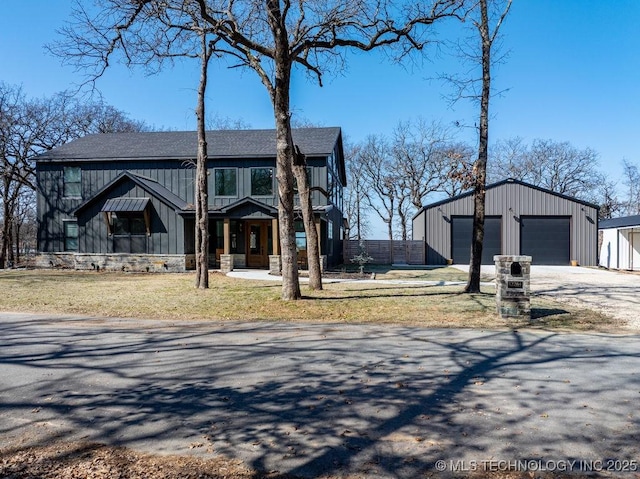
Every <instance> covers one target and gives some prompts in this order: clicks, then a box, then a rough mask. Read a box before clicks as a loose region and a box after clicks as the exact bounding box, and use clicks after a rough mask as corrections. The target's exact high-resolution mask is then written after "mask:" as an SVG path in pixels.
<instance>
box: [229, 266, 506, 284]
mask: <svg viewBox="0 0 640 479" xmlns="http://www.w3.org/2000/svg"><path fill="white" fill-rule="evenodd" d="M227 276H229V277H230V278H238V279H250V280H255V281H282V276H275V275H272V274H269V271H267V270H260V269H236V270H234V271H231V272H230V273H227ZM322 281H323V283H363V284H367V283H368V284H398V285H403V284H406V285H408V286H409V285H413V286H416V285H418V286H419V285H423V286H424V285H429V286H459V285H464V284H466V282H465V281H424V280H404V279H353V278H322ZM300 282H301V283H308V282H309V279H308V278H306V277H300ZM482 284H483V285H486V286H493V285H494V283H493V282H487V283H482Z"/></svg>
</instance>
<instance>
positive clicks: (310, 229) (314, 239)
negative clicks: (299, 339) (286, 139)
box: [293, 154, 322, 291]
mask: <svg viewBox="0 0 640 479" xmlns="http://www.w3.org/2000/svg"><path fill="white" fill-rule="evenodd" d="M298 156H300V155H297V154H296V159H297V161H295V164H294V167H293V172H294V174H295V177H296V180H297V182H298V196H299V197H300V208H301V209H302V220H303V222H304V230H305V233H306V236H307V261H308V263H309V289H312V290H316V291H317V290H321V289H322V269H321V268H320V247H319V241H318V230H317V229H316V224H315V221H314V217H313V204H312V202H311V189H310V187H309V180H308V178H307V162H306V160H305V159H304V158H303V157H302V158H298Z"/></svg>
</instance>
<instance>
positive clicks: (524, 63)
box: [0, 0, 640, 178]
mask: <svg viewBox="0 0 640 479" xmlns="http://www.w3.org/2000/svg"><path fill="white" fill-rule="evenodd" d="M1 5H2V15H0V72H1V73H0V81H4V82H6V83H10V84H19V85H22V86H23V89H24V91H25V93H26V94H27V95H29V96H43V95H51V94H53V93H55V92H57V91H61V90H64V89H68V88H71V87H72V86H73V85H74V84H77V83H78V82H79V80H80V77H79V75H78V74H77V73H74V71H73V69H72V68H71V67H63V66H62V65H61V64H60V60H59V59H57V58H54V57H51V56H50V55H48V54H47V53H46V52H45V50H44V48H43V45H44V44H45V43H47V42H51V41H53V40H55V39H56V32H55V31H56V29H58V28H60V27H61V26H62V25H63V23H64V21H65V19H68V17H69V12H70V2H68V1H67V0H2V3H1ZM639 22H640V1H638V0H616V1H615V2H612V1H605V0H514V5H513V7H512V11H511V13H510V15H509V17H508V18H507V20H506V23H505V24H504V28H503V32H504V36H503V43H504V49H505V50H508V51H509V52H510V53H509V58H508V59H507V61H506V62H505V63H504V64H502V65H499V66H498V67H497V68H496V69H495V71H494V85H495V88H496V90H507V91H506V92H505V93H504V95H502V96H500V97H496V98H494V99H493V102H492V114H493V118H492V124H491V137H490V139H491V141H492V142H493V141H495V140H498V139H506V138H510V137H515V136H520V137H522V138H524V139H525V140H526V141H527V142H530V141H531V140H533V139H535V138H543V139H553V140H557V141H568V142H570V143H572V144H573V145H574V146H576V147H579V148H586V147H590V148H593V149H594V150H596V151H598V152H599V154H600V167H601V169H602V170H603V171H604V172H607V173H609V174H610V175H611V177H612V178H617V177H618V176H619V174H620V170H621V168H620V167H621V162H622V160H623V159H627V160H630V161H632V162H634V163H637V164H640V134H639V133H640V120H639V118H640V28H638V23H639ZM440 37H441V38H442V39H444V38H446V32H444V31H443V32H442V33H441V34H440ZM348 60H349V61H348V68H347V70H346V71H343V72H336V73H335V74H333V75H329V76H328V77H327V78H325V86H324V87H323V88H320V87H318V86H317V85H316V84H315V83H313V82H311V81H309V80H307V79H306V78H305V77H304V76H303V75H296V76H295V77H294V83H293V90H292V108H293V109H294V112H295V113H296V114H297V115H299V116H301V117H304V118H306V119H308V120H309V121H311V122H313V123H316V124H321V125H325V126H341V127H342V128H343V130H344V134H345V135H346V136H347V137H348V138H349V139H350V140H351V141H360V140H363V139H364V138H365V137H366V136H367V135H369V134H391V132H392V130H393V128H394V127H395V126H396V125H397V123H398V122H399V121H400V120H407V119H415V118H417V117H419V116H421V117H423V118H425V119H427V120H429V121H430V120H439V121H442V122H443V123H445V124H449V125H452V124H453V123H454V122H456V121H458V122H460V123H461V124H466V125H473V123H474V122H475V118H476V108H475V106H474V105H471V104H469V103H465V102H458V103H457V104H455V105H453V106H451V105H450V104H449V102H448V101H447V100H446V99H445V98H443V96H444V95H446V94H447V93H450V89H449V87H447V86H446V85H443V83H442V82H440V81H438V80H429V78H434V77H436V76H437V74H438V73H443V72H452V71H455V69H456V68H459V67H458V65H457V63H458V60H457V59H455V58H451V57H447V56H446V55H439V56H431V58H430V60H429V61H427V62H424V64H422V65H419V66H418V65H414V66H413V67H407V68H403V67H401V66H398V65H395V64H392V63H390V62H389V61H387V60H386V59H385V58H384V57H383V56H381V55H377V54H366V55H364V54H357V55H356V54H350V55H349V56H348ZM197 78H198V73H197V65H196V64H195V63H190V62H185V63H181V64H178V65H176V66H175V67H174V68H173V69H167V70H165V71H164V72H162V73H160V74H159V75H156V76H152V77H148V76H145V75H144V73H143V72H141V71H129V70H126V69H125V68H124V67H122V66H120V65H115V66H114V67H113V68H112V69H111V70H110V71H108V73H107V74H106V75H105V76H104V77H103V78H102V79H101V80H99V82H98V88H99V89H100V90H101V92H102V93H103V95H104V99H105V101H106V102H107V103H109V104H111V105H114V106H115V107H117V108H119V109H121V110H124V111H126V112H128V113H129V114H130V116H131V117H132V118H136V119H140V120H144V121H145V122H147V123H148V124H150V125H153V126H156V127H159V128H160V127H163V128H171V129H179V130H192V129H195V119H194V115H193V110H194V106H195V101H196V92H195V87H196V85H197ZM208 109H209V113H217V114H218V115H219V116H221V117H230V118H233V119H242V120H243V121H244V122H246V123H248V124H250V125H251V126H252V127H254V128H272V127H273V114H272V110H271V106H270V102H269V99H268V97H267V93H266V91H265V89H264V87H263V86H262V84H261V83H260V82H259V81H258V79H257V77H256V76H255V74H253V72H249V71H246V72H244V73H241V72H240V71H239V70H237V69H234V70H229V69H228V68H226V65H223V64H218V65H214V66H213V67H212V70H211V73H210V87H209V93H208ZM459 135H460V139H462V140H467V141H469V142H470V143H471V144H473V145H475V137H474V134H473V129H472V128H461V129H459Z"/></svg>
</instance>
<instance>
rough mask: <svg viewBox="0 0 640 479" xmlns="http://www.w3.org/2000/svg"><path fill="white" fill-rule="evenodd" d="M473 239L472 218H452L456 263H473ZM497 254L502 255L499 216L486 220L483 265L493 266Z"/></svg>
mask: <svg viewBox="0 0 640 479" xmlns="http://www.w3.org/2000/svg"><path fill="white" fill-rule="evenodd" d="M472 238H473V217H472V216H454V217H453V218H451V254H452V258H453V262H454V263H456V264H469V262H470V261H471V240H472ZM497 254H502V218H501V217H499V216H487V217H486V218H485V220H484V245H483V248H482V264H493V257H494V255H497Z"/></svg>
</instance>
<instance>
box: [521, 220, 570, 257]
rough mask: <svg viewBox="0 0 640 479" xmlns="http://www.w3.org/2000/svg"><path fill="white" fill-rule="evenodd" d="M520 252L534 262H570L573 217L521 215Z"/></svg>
mask: <svg viewBox="0 0 640 479" xmlns="http://www.w3.org/2000/svg"><path fill="white" fill-rule="evenodd" d="M520 252H521V253H522V254H525V255H528V256H531V262H532V263H533V264H552V265H553V264H555V265H560V264H569V263H570V256H571V218H569V217H562V218H549V217H543V218H541V217H533V216H523V217H521V219H520Z"/></svg>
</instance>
